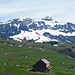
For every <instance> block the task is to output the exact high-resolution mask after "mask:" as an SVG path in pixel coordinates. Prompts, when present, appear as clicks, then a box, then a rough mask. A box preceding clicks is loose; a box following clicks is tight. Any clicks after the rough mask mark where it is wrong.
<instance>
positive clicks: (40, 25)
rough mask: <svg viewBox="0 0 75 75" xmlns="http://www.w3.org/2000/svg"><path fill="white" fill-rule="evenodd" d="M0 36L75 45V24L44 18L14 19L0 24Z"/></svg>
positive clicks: (18, 39)
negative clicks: (36, 19)
mask: <svg viewBox="0 0 75 75" xmlns="http://www.w3.org/2000/svg"><path fill="white" fill-rule="evenodd" d="M0 36H6V37H10V38H13V39H14V40H17V41H22V40H33V41H35V42H47V41H58V40H61V41H68V42H72V43H75V40H74V39H75V24H73V23H70V22H68V23H66V24H62V23H59V22H57V21H55V20H53V18H52V17H49V16H46V17H45V18H42V19H41V20H40V21H35V20H33V19H31V18H28V17H24V18H15V19H12V20H8V21H6V22H0Z"/></svg>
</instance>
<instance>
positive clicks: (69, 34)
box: [32, 29, 75, 36]
mask: <svg viewBox="0 0 75 75" xmlns="http://www.w3.org/2000/svg"><path fill="white" fill-rule="evenodd" d="M32 31H34V32H36V33H38V34H40V35H42V36H43V34H44V33H45V32H48V33H50V34H51V35H57V36H59V35H63V36H75V32H73V33H64V32H60V30H50V29H42V30H36V31H35V30H32Z"/></svg>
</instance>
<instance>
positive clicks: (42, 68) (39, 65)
mask: <svg viewBox="0 0 75 75" xmlns="http://www.w3.org/2000/svg"><path fill="white" fill-rule="evenodd" d="M33 71H39V72H49V71H51V67H50V62H48V61H47V60H46V59H41V60H39V61H38V62H36V63H35V64H34V65H33Z"/></svg>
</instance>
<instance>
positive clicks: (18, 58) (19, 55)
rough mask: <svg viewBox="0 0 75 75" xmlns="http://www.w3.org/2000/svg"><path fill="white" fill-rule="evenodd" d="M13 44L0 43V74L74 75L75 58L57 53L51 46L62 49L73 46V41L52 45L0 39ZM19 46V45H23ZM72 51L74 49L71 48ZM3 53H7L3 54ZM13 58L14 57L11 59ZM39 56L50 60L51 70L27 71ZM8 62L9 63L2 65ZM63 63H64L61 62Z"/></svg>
mask: <svg viewBox="0 0 75 75" xmlns="http://www.w3.org/2000/svg"><path fill="white" fill-rule="evenodd" d="M0 41H4V42H10V43H11V44H13V43H14V44H15V46H12V45H10V44H6V43H5V44H4V43H0V75H75V68H70V67H72V66H75V58H72V57H71V58H67V57H68V55H65V54H62V53H58V52H56V51H55V50H53V48H56V49H64V48H69V47H72V46H74V45H75V44H73V43H67V42H63V43H64V44H63V45H64V46H63V47H59V46H58V47H54V46H51V45H46V44H42V43H29V42H27V41H26V42H16V41H10V40H1V39H0ZM23 44H24V46H22V47H19V45H23ZM72 50H73V51H74V49H72ZM5 53H9V54H7V55H5ZM12 58H14V59H12ZM41 58H46V59H47V60H48V61H49V62H50V66H51V67H52V71H50V72H49V73H42V72H39V73H35V72H29V71H28V70H30V69H32V68H33V67H32V66H33V65H34V64H35V63H36V62H37V61H38V60H40V59H41ZM4 63H8V64H9V65H4ZM61 63H64V64H61Z"/></svg>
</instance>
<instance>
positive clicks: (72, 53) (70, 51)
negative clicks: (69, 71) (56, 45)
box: [56, 48, 75, 58]
mask: <svg viewBox="0 0 75 75" xmlns="http://www.w3.org/2000/svg"><path fill="white" fill-rule="evenodd" d="M56 51H57V52H59V53H63V54H66V55H69V56H71V57H74V58H75V52H72V49H71V48H65V49H56Z"/></svg>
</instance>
